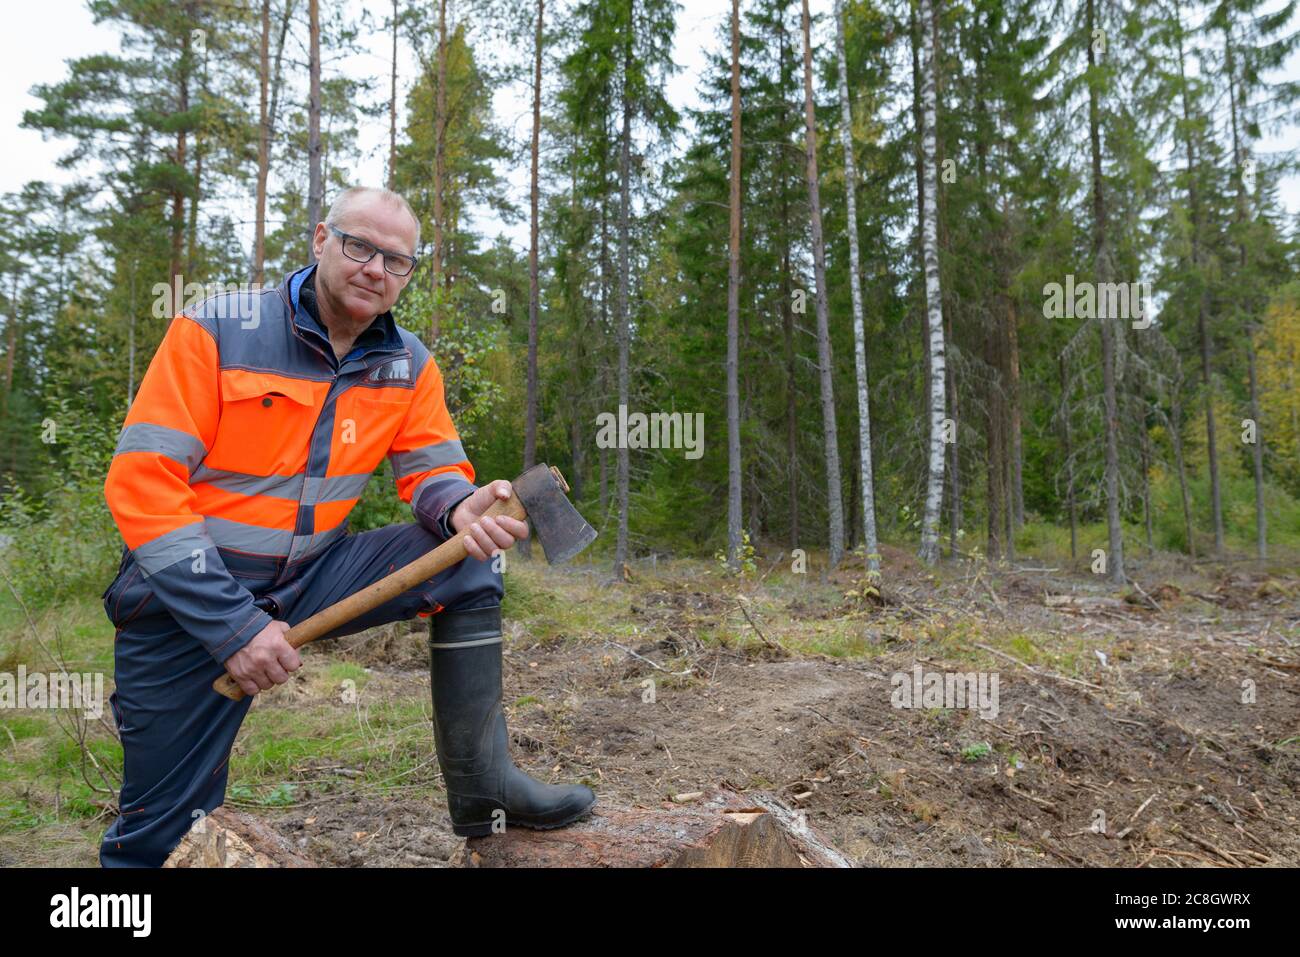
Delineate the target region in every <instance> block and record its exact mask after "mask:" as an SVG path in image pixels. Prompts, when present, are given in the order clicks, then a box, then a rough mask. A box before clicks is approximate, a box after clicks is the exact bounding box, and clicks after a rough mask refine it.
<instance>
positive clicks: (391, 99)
mask: <svg viewBox="0 0 1300 957" xmlns="http://www.w3.org/2000/svg"><path fill="white" fill-rule="evenodd" d="M396 169H397V0H393V73H392V83H391V85H390V86H389V94H388V188H389V189H394V188H396Z"/></svg>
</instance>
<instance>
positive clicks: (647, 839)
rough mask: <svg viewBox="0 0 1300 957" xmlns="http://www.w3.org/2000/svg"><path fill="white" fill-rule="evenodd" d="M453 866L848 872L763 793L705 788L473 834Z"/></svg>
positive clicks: (796, 817)
mask: <svg viewBox="0 0 1300 957" xmlns="http://www.w3.org/2000/svg"><path fill="white" fill-rule="evenodd" d="M448 865H449V866H453V867H454V866H461V867H800V868H802V867H852V866H854V865H853V862H852V861H850V860H849V859H848V858H846V857H845V856H844V855H843V854H841V853H840V852H839V851H837V850H836V849H835V848H834V847H832V846H831V845H830V843H829V842H828V841H826V839H825V838H824V837H823V836H822V835H821V834H819V833H818V832H817V831H816V830H815V829H814V828H812V827H810V826H809V825H808V824H807V823H806V822H805V821H804V819H803V815H802V814H801V813H799V812H796V811H791V810H789V809H788V808H786V807H784V806H783V805H782V804H781V803H780V802H779V801H778V800H777V799H776V798H775V797H773V796H772V795H769V794H763V793H751V794H744V795H740V794H736V793H734V792H731V791H721V790H718V791H713V792H711V793H710V794H709V795H707V796H705V797H703V798H702V799H701V800H699V801H697V802H694V803H692V804H690V805H677V804H665V805H664V809H662V810H653V809H645V808H603V807H601V806H600V805H599V804H597V805H596V808H595V809H594V810H593V811H592V812H591V814H590V815H589V816H588V817H586V818H583V819H582V820H580V821H578V822H576V823H574V824H571V825H569V826H568V827H564V828H559V829H557V830H553V831H534V830H530V829H528V828H524V827H507V828H506V829H505V830H504V831H503V832H502V833H500V834H493V835H489V836H488V837H473V838H469V839H468V840H467V841H466V842H465V846H464V847H463V848H461V849H460V850H459V851H457V852H456V853H455V854H454V855H452V858H451V860H450V861H448Z"/></svg>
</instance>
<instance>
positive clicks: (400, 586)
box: [212, 464, 596, 701]
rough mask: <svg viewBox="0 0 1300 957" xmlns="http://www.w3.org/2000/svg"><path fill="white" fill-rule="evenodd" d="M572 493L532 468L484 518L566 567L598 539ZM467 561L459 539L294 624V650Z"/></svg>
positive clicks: (229, 685)
mask: <svg viewBox="0 0 1300 957" xmlns="http://www.w3.org/2000/svg"><path fill="white" fill-rule="evenodd" d="M568 491H569V484H568V483H567V482H565V481H564V476H563V475H561V474H560V470H559V469H557V468H555V467H554V466H547V465H543V464H538V465H534V466H533V467H532V468H530V469H528V470H527V471H526V472H524V474H523V475H521V476H519V478H517V479H515V480H514V481H513V482H511V483H510V498H508V499H504V500H503V499H497V500H496V501H495V502H493V503H492V505H491V507H490V508H488V510H487V511H486V512H484V513H483V517H484V518H487V517H488V516H497V515H506V516H509V517H510V518H515V519H519V520H520V521H524V520H527V521H529V522H531V523H532V527H533V530H534V532H535V533H536V535H537V539H538V541H540V542H541V543H542V551H543V552H545V553H546V561H547V562H548V563H549V564H551V565H556V564H559V563H560V562H567V561H568V560H569V559H570V558H572V557H573V556H574V555H576V554H578V553H579V552H580V551H582V550H583V549H584V548H586V547H587V546H588V545H590V544H591V542H592V540H593V539H594V538H595V537H596V530H595V529H594V528H592V527H591V526H590V525H588V524H587V523H586V521H585V520H584V519H583V517H582V516H581V515H579V514H578V510H577V509H575V508H574V507H573V503H572V502H570V501H569V500H568V498H567V497H566V496H565V493H567V492H568ZM467 557H468V553H467V552H466V551H465V539H464V537H463V536H461V535H456V536H455V537H454V538H450V539H448V540H447V541H445V542H443V543H442V544H441V545H439V546H438V547H437V548H435V549H434V550H433V551H431V552H427V553H426V554H424V555H421V556H420V557H419V558H417V559H416V560H415V561H413V562H411V563H410V564H408V565H404V566H402V567H401V568H399V569H398V570H397V571H395V572H393V573H392V574H391V575H387V576H385V577H384V578H381V579H380V580H379V581H377V582H375V583H374V584H373V585H369V586H367V587H366V588H363V589H361V591H359V592H356V593H355V594H352V595H349V596H348V597H347V598H344V599H343V600H342V601H340V602H336V603H334V604H333V605H330V606H329V607H328V608H324V609H322V610H320V611H318V612H316V614H314V615H312V616H311V617H310V618H308V619H307V620H306V621H301V622H299V623H298V624H296V625H294V626H293V627H292V628H290V629H289V631H288V634H286V635H285V638H286V640H287V641H288V642H289V644H290V645H292V646H293V647H294V648H301V647H302V646H303V645H305V644H307V642H309V641H314V640H315V639H317V638H319V637H320V636H321V635H326V634H329V633H330V632H331V631H333V630H334V629H336V628H339V627H341V626H343V625H346V624H347V623H348V622H350V621H352V620H353V619H354V618H357V617H358V616H360V615H363V614H365V613H366V612H368V611H369V610H370V609H372V608H375V607H377V606H379V605H382V604H383V603H384V602H386V601H388V600H389V599H390V598H395V597H396V596H398V595H400V594H402V592H405V591H409V590H410V589H412V588H414V587H415V586H416V585H418V584H419V583H420V582H422V581H425V580H426V579H429V578H432V577H433V576H434V575H436V574H438V573H439V572H441V571H444V570H446V569H448V568H450V567H451V566H452V565H455V564H456V563H457V562H460V561H463V560H464V559H465V558H467ZM212 689H213V690H214V691H216V692H218V693H220V694H223V695H225V696H226V697H227V698H229V699H230V700H231V701H239V700H240V699H241V698H243V697H244V689H243V688H241V687H240V686H239V682H237V681H235V678H234V676H233V675H231V674H230V673H229V672H227V673H226V674H224V675H222V676H221V677H220V678H218V679H217V680H216V681H214V682H213V683H212Z"/></svg>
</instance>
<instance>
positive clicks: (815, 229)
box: [803, 0, 844, 568]
mask: <svg viewBox="0 0 1300 957" xmlns="http://www.w3.org/2000/svg"><path fill="white" fill-rule="evenodd" d="M811 33H812V25H811V17H810V15H809V13H808V0H803V103H804V107H803V112H804V128H805V136H804V141H805V152H806V163H807V167H806V172H807V176H808V215H809V218H810V220H811V222H812V254H813V279H814V281H815V283H816V286H817V289H816V295H815V296H814V300H815V302H816V309H817V371H818V374H819V378H820V381H821V399H822V442H823V445H824V447H825V450H826V510H827V514H828V519H829V522H828V524H829V528H828V533H827V535H828V551H829V563H830V567H831V568H835V567H836V566H837V565H838V564H839V563H840V558H841V557H842V556H843V554H844V501H843V495H842V493H841V491H840V451H839V439H838V437H837V435H836V428H835V394H834V386H833V375H832V373H833V372H834V369H833V368H832V364H831V334H830V319H829V317H828V316H827V305H826V246H825V243H824V242H823V240H822V205H821V190H820V188H819V186H818V182H817V115H816V112H815V110H814V108H813V79H812V37H811Z"/></svg>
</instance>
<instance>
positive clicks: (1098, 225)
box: [1085, 0, 1125, 584]
mask: <svg viewBox="0 0 1300 957" xmlns="http://www.w3.org/2000/svg"><path fill="white" fill-rule="evenodd" d="M1096 2H1097V0H1088V36H1089V38H1091V37H1092V31H1093V29H1094V26H1095V24H1096ZM1085 47H1086V49H1087V51H1088V75H1089V79H1088V141H1089V146H1090V150H1091V156H1092V213H1093V237H1092V240H1093V242H1092V253H1093V269H1094V272H1095V274H1096V277H1097V282H1098V284H1101V283H1105V282H1109V281H1110V258H1109V257H1110V252H1109V250H1108V249H1107V246H1106V200H1105V196H1104V195H1103V194H1102V179H1101V115H1100V114H1101V105H1100V102H1099V100H1100V97H1099V95H1098V92H1097V84H1096V82H1095V80H1094V71H1095V69H1096V66H1097V62H1096V51H1095V50H1094V49H1093V45H1092V43H1091V42H1088V43H1086V44H1085ZM1106 311H1109V310H1106ZM1098 324H1099V325H1100V327H1101V379H1102V399H1103V405H1104V406H1105V432H1106V469H1105V483H1106V530H1107V534H1108V543H1109V554H1108V555H1107V569H1108V571H1109V573H1110V578H1111V581H1113V582H1115V583H1116V584H1123V583H1124V581H1125V577H1124V539H1123V529H1122V527H1121V525H1120V512H1119V411H1118V402H1117V401H1116V397H1115V340H1114V336H1115V334H1114V331H1113V330H1112V328H1111V318H1110V317H1109V316H1101V317H1100V318H1099V319H1098Z"/></svg>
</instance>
